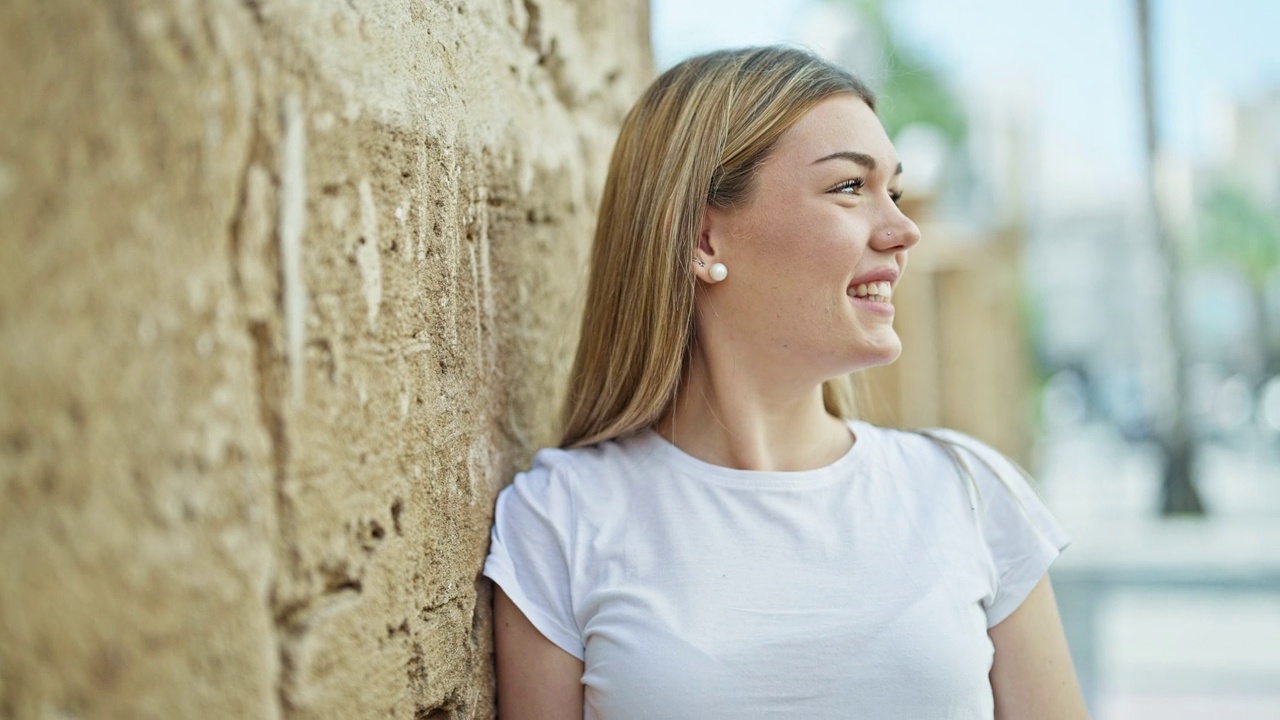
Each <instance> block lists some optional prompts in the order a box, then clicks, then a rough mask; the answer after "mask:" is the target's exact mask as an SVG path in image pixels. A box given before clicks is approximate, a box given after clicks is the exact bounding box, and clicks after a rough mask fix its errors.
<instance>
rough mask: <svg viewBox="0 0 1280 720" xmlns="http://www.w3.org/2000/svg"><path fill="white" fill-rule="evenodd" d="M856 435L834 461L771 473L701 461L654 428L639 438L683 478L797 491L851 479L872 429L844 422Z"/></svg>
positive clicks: (864, 452)
mask: <svg viewBox="0 0 1280 720" xmlns="http://www.w3.org/2000/svg"><path fill="white" fill-rule="evenodd" d="M844 422H845V424H846V425H847V426H848V427H849V430H850V431H851V432H852V433H853V437H854V441H853V445H852V446H850V447H849V449H848V450H847V451H845V453H844V454H843V455H841V456H840V457H838V458H836V460H835V461H834V462H832V463H831V464H829V465H824V466H822V467H819V468H813V469H810V470H791V471H768V470H740V469H738V468H731V467H725V466H723V465H716V464H714V463H709V462H707V461H705V460H700V459H698V458H696V457H694V456H692V455H690V454H688V453H686V452H685V451H683V450H681V449H680V448H679V447H677V446H676V445H675V444H673V443H672V442H671V441H669V440H667V439H666V438H664V437H663V436H662V435H660V434H658V432H657V431H656V430H654V429H653V428H648V429H646V430H645V431H644V432H643V433H642V434H641V435H640V437H639V438H638V440H639V441H640V442H641V443H642V444H643V445H644V446H645V448H646V450H648V451H649V452H652V453H653V455H654V456H655V457H658V458H659V459H661V460H663V461H665V462H666V463H668V464H669V465H670V466H672V467H673V468H674V469H676V470H677V471H679V472H680V473H681V474H682V475H687V476H689V477H692V478H695V479H698V480H705V481H707V482H713V483H715V484H719V485H729V486H733V487H745V488H776V489H795V488H806V487H814V486H818V485H826V484H829V483H833V482H838V481H840V480H847V479H849V478H850V477H851V476H852V475H853V474H854V473H853V472H852V471H853V470H854V469H855V468H858V467H860V466H862V465H863V464H864V463H863V458H864V457H865V456H866V455H867V453H868V451H869V449H870V447H869V446H870V444H871V443H870V440H871V437H870V436H871V434H872V432H873V429H874V428H873V427H872V426H871V425H870V424H869V423H866V422H863V421H861V420H850V419H847V418H846V419H845V421H844Z"/></svg>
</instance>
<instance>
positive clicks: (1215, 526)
mask: <svg viewBox="0 0 1280 720" xmlns="http://www.w3.org/2000/svg"><path fill="white" fill-rule="evenodd" d="M651 13H652V14H651V18H652V27H651V37H652V43H653V52H654V58H655V62H656V64H657V66H658V70H659V71H661V70H663V69H665V68H667V67H669V66H671V65H672V64H674V63H675V62H678V61H679V60H681V59H683V58H685V57H688V56H690V55H693V54H696V53H699V52H703V51H707V50H711V49H714V48H718V47H726V46H739V45H747V44H765V43H778V42H782V43H791V44H798V45H802V46H805V47H809V48H811V49H813V50H815V51H817V52H819V53H821V54H823V55H825V56H827V57H828V58H831V59H833V60H835V61H837V62H839V63H841V64H843V65H845V66H846V67H848V68H850V69H851V70H853V71H854V72H856V73H858V74H859V75H860V76H862V77H863V78H864V79H865V80H867V81H869V83H870V84H871V85H872V87H873V88H874V89H875V90H876V91H877V93H878V94H879V98H880V99H879V111H880V115H881V117H882V119H883V121H884V123H885V126H886V129H887V130H888V132H889V134H890V136H891V137H892V138H893V139H894V142H895V144H896V145H897V148H898V152H899V155H900V156H901V158H902V161H903V164H904V166H905V169H906V172H905V175H904V180H905V182H904V189H905V190H906V193H907V197H906V198H904V206H905V207H906V208H907V212H908V214H910V215H912V216H913V218H915V219H916V221H917V222H918V223H919V224H920V226H921V229H922V232H923V237H924V240H923V242H922V243H921V245H920V246H919V247H918V248H917V249H916V250H913V252H912V261H911V268H910V272H908V273H907V275H906V276H905V279H904V282H903V284H902V285H901V287H900V290H899V291H898V292H897V293H896V294H895V304H897V305H898V307H899V314H898V321H897V322H898V328H899V332H900V334H901V335H902V337H903V342H904V348H905V349H904V353H903V356H902V359H901V360H900V361H899V362H898V363H897V364H895V365H894V366H891V367H889V368H885V369H882V370H878V371H875V372H873V373H870V374H869V377H868V380H869V385H870V389H869V392H868V402H867V404H866V407H865V408H864V410H863V412H864V414H865V415H867V416H869V417H870V418H872V419H874V420H876V421H879V422H882V423H887V424H896V425H903V426H910V427H919V426H931V425H946V426H951V427H956V428H959V429H962V430H965V431H968V432H970V433H972V434H974V435H976V436H978V437H979V438H981V439H983V440H985V441H987V442H989V443H991V444H993V445H995V446H996V447H998V448H1000V449H1001V450H1003V451H1004V452H1006V453H1008V454H1009V455H1011V456H1012V457H1015V458H1017V459H1019V460H1021V461H1022V462H1023V463H1024V464H1025V465H1026V466H1028V467H1029V468H1030V469H1031V471H1032V472H1033V474H1034V475H1036V477H1037V478H1038V479H1039V481H1040V485H1039V489H1040V491H1041V494H1042V495H1043V496H1044V497H1045V499H1046V501H1047V502H1048V504H1049V505H1050V507H1051V509H1052V510H1053V511H1054V512H1055V514H1056V515H1057V516H1058V517H1059V519H1060V520H1061V521H1062V522H1063V524H1064V525H1065V526H1066V527H1067V530H1068V531H1069V532H1070V533H1071V534H1072V536H1073V537H1074V544H1073V546H1072V547H1071V548H1070V549H1069V550H1068V551H1067V552H1066V553H1065V554H1064V556H1063V557H1062V558H1061V559H1060V560H1059V561H1058V563H1057V564H1056V565H1055V566H1054V569H1053V571H1052V575H1053V579H1054V584H1055V588H1056V590H1057V594H1058V600H1059V604H1060V606H1061V608H1062V614H1063V623H1064V626H1065V627H1066V630H1067V633H1068V637H1069V641H1070V642H1071V645H1072V653H1073V656H1074V659H1075V662H1076V666H1077V670H1078V672H1079V674H1080V678H1081V684H1082V686H1083V688H1084V690H1085V693H1086V696H1087V700H1088V702H1089V705H1090V708H1091V710H1092V712H1093V716H1094V717H1095V718H1097V719H1099V720H1110V719H1112V718H1162V719H1163V718H1280V44H1277V43H1275V42H1274V35H1275V31H1276V29H1277V28H1280V4H1277V3H1272V2H1266V1H1264V0H1254V1H1252V2H1250V1H1245V0H1232V1H1229V2H1222V1H1221V0H1219V1H1216V2H1215V1H1213V0H1149V2H1145V1H1141V0H1078V1H1076V2H1071V3H1067V2H1052V3H1026V2H1020V1H1019V0H975V1H971V2H965V3H955V2H946V1H945V0H810V1H805V0H793V1H791V2H778V1H776V0H771V1H765V0H732V1H730V0H704V1H702V2H698V3H687V2H678V1H676V0H653V1H652V4H651Z"/></svg>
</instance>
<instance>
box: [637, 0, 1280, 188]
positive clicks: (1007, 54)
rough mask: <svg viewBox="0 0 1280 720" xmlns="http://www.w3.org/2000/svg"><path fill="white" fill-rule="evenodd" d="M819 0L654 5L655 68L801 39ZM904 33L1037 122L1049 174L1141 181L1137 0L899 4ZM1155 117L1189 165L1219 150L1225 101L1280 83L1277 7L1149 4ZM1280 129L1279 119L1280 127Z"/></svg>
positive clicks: (973, 91)
mask: <svg viewBox="0 0 1280 720" xmlns="http://www.w3.org/2000/svg"><path fill="white" fill-rule="evenodd" d="M815 4H817V3H816V2H815V0H774V1H772V2H770V1H767V0H699V1H698V2H688V1H687V0H686V1H681V0H652V1H651V17H652V37H653V43H654V56H655V60H656V62H657V64H658V66H659V69H663V68H665V67H668V66H670V65H671V64H673V63H675V62H677V61H678V60H679V59H681V58H683V57H687V56H689V55H692V54H696V53H697V52H701V51H705V50H709V49H713V48H716V47H726V46H736V45H749V44H763V43H774V42H799V41H801V36H802V35H803V30H802V28H803V27H804V25H805V22H804V13H805V12H810V13H812V12H813V10H812V7H813V6H814V5H815ZM888 8H889V13H890V17H891V18H893V19H894V21H895V26H896V27H897V28H898V30H899V31H900V32H901V34H902V36H903V37H902V40H903V41H905V42H906V43H908V44H910V45H911V46H912V47H913V48H915V49H916V50H918V51H920V52H921V53H923V54H924V55H925V56H926V57H928V58H930V59H931V60H932V61H933V63H934V65H935V66H936V67H938V68H940V69H941V70H943V72H944V73H945V74H946V75H947V76H948V77H949V78H950V79H951V80H952V82H953V83H954V86H955V88H956V89H957V90H958V91H959V92H960V94H961V96H962V97H964V98H967V99H969V100H970V102H986V100H985V99H987V98H1003V99H1004V100H1005V101H1011V102H1014V103H1015V104H1018V105H1020V106H1022V107H1024V108H1026V112H1028V113H1029V114H1030V115H1031V117H1032V118H1033V123H1034V126H1035V127H1034V130H1035V136H1036V137H1037V138H1038V143H1039V147H1038V152H1039V153H1040V155H1041V156H1042V166H1041V167H1040V169H1039V173H1040V176H1041V177H1042V178H1043V179H1045V180H1046V181H1047V183H1046V184H1047V185H1048V186H1049V192H1053V187H1054V186H1055V185H1056V186H1058V187H1060V188H1061V187H1066V188H1070V190H1069V192H1074V193H1078V194H1083V195H1084V196H1092V197H1094V198H1105V197H1107V196H1109V195H1113V194H1115V193H1128V192H1134V191H1135V189H1140V188H1141V187H1142V182H1143V177H1144V174H1143V173H1144V172H1145V171H1144V162H1145V161H1144V154H1143V149H1142V148H1143V145H1142V126H1141V95H1140V93H1139V65H1138V59H1139V54H1138V42H1137V34H1136V30H1135V28H1136V18H1135V10H1134V3H1133V2H1131V1H1130V0H1071V1H1070V2H1068V1H1067V0H1049V1H1035V2H1027V1H1026V0H965V1H964V2H957V1H956V0H889V3H888ZM1151 8H1152V13H1153V17H1154V37H1155V40H1154V42H1155V52H1156V56H1155V62H1156V81H1157V85H1156V87H1157V98H1158V108H1159V114H1158V122H1159V124H1160V128H1161V138H1162V142H1163V143H1164V145H1165V147H1166V148H1167V149H1169V150H1171V151H1173V152H1174V153H1176V154H1178V155H1181V156H1184V157H1187V158H1189V159H1191V160H1193V161H1201V162H1203V161H1208V160H1211V159H1212V158H1214V157H1216V156H1217V155H1219V154H1220V153H1222V152H1223V151H1224V150H1225V148H1224V147H1223V146H1224V143H1225V142H1226V138H1228V137H1229V135H1228V133H1226V128H1227V127H1228V125H1229V113H1228V112H1227V110H1226V108H1227V107H1228V105H1227V103H1228V102H1230V101H1232V100H1237V101H1239V100H1248V99H1249V98H1251V97H1255V96H1257V95H1259V94H1261V93H1263V92H1265V91H1267V90H1268V89H1270V90H1272V91H1275V92H1280V90H1277V89H1280V42H1276V40H1275V36H1276V33H1277V30H1280V2H1274V1H1272V0H1151ZM1277 132H1280V128H1277Z"/></svg>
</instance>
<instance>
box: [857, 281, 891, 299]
mask: <svg viewBox="0 0 1280 720" xmlns="http://www.w3.org/2000/svg"><path fill="white" fill-rule="evenodd" d="M849 296H850V297H855V298H859V299H862V300H870V301H872V302H883V303H887V302H889V299H890V298H892V297H893V284H892V283H889V282H885V281H881V282H870V283H860V284H858V285H855V286H853V287H851V288H849Z"/></svg>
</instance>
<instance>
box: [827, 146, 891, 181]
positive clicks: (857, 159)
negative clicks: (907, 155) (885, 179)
mask: <svg viewBox="0 0 1280 720" xmlns="http://www.w3.org/2000/svg"><path fill="white" fill-rule="evenodd" d="M828 160H848V161H849V162H854V163H857V164H859V165H861V166H862V167H864V168H866V169H868V170H875V169H876V159H875V158H873V157H871V156H870V155H868V154H866V153H860V152H854V151H853V150H841V151H840V152H833V153H831V154H830V155H827V156H825V157H820V158H818V159H817V160H814V161H813V162H812V163H811V164H812V165H817V164H818V163H823V162H826V161H828ZM893 174H894V175H901V174H902V163H898V169H897V170H896V171H895V172H894V173H893Z"/></svg>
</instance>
